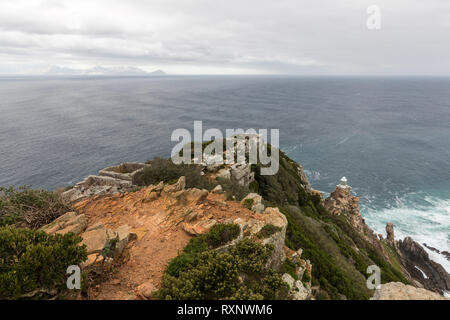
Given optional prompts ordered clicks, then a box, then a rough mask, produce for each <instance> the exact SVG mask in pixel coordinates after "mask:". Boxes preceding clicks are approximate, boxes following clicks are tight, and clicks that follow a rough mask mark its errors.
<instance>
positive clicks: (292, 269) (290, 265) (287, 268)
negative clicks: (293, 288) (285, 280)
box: [281, 259, 298, 280]
mask: <svg viewBox="0 0 450 320" xmlns="http://www.w3.org/2000/svg"><path fill="white" fill-rule="evenodd" d="M281 273H283V274H284V273H287V274H289V275H291V277H292V278H294V279H295V280H298V276H297V266H296V265H295V263H294V262H292V261H291V260H289V259H286V260H284V263H283V265H282V266H281Z"/></svg>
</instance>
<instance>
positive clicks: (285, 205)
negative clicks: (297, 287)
mask: <svg viewBox="0 0 450 320" xmlns="http://www.w3.org/2000/svg"><path fill="white" fill-rule="evenodd" d="M260 169H261V166H260V165H254V170H255V179H256V181H257V183H258V190H259V194H261V195H262V196H263V198H264V201H265V202H266V203H268V204H270V205H273V206H279V207H280V208H281V212H282V213H283V214H284V215H285V216H286V217H287V219H288V227H287V232H286V245H287V246H288V247H290V248H291V249H293V250H298V249H299V248H302V249H303V258H304V259H309V260H310V261H311V263H312V265H313V268H312V283H313V285H315V286H319V287H320V289H319V290H318V294H317V296H316V299H341V298H344V296H345V298H347V299H367V298H369V297H370V296H371V295H372V292H371V291H370V290H368V289H367V287H366V283H365V282H366V277H367V274H366V269H367V266H368V265H372V264H376V265H378V266H379V267H380V268H381V270H382V273H381V278H382V282H383V283H385V282H390V281H401V282H404V283H407V281H406V279H405V277H404V276H403V274H402V271H401V268H400V267H398V266H399V263H395V261H396V260H395V261H393V262H392V261H389V260H387V259H386V258H385V257H384V256H383V254H382V252H381V251H380V250H379V248H376V247H374V246H373V244H372V243H370V242H369V241H367V240H366V239H365V238H363V237H362V236H361V235H360V234H359V233H358V232H357V231H356V230H355V229H354V228H353V227H352V226H351V225H350V223H349V222H348V221H347V220H346V219H345V217H343V216H340V217H335V216H332V215H331V214H329V213H328V211H327V210H326V209H325V208H324V207H323V206H322V205H321V203H320V198H319V197H318V196H316V195H314V196H313V195H310V194H308V193H307V192H306V188H305V181H302V178H301V176H300V175H299V173H298V170H297V166H296V164H295V162H294V161H292V160H291V159H290V158H289V157H287V156H286V155H285V154H284V153H283V152H281V151H280V169H279V171H278V173H277V174H276V175H273V176H262V175H260ZM356 248H358V249H356ZM388 252H389V253H390V254H391V256H394V255H393V254H392V253H391V251H388ZM394 258H395V257H394ZM391 260H392V259H391ZM283 268H284V271H285V272H287V273H289V274H292V268H289V262H285V265H284V266H283Z"/></svg>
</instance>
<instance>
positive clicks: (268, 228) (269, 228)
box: [256, 224, 281, 239]
mask: <svg viewBox="0 0 450 320" xmlns="http://www.w3.org/2000/svg"><path fill="white" fill-rule="evenodd" d="M280 231H281V228H280V227H276V226H274V225H273V224H266V225H264V227H262V228H261V230H259V232H258V234H257V235H256V236H257V237H258V238H260V239H266V238H268V237H270V236H271V235H273V234H275V233H277V232H280Z"/></svg>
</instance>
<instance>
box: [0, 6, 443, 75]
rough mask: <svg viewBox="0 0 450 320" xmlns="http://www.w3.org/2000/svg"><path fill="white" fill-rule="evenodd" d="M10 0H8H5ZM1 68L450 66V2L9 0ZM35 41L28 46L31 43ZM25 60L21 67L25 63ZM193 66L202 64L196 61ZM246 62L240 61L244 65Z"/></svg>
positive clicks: (403, 69) (2, 10) (319, 70)
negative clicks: (370, 21)
mask: <svg viewBox="0 0 450 320" xmlns="http://www.w3.org/2000/svg"><path fill="white" fill-rule="evenodd" d="M3 1H5V2H3ZM3 1H2V3H1V4H0V55H1V56H2V61H3V62H0V66H1V65H2V64H3V65H5V64H11V65H8V66H4V67H3V68H1V69H8V70H11V69H14V65H13V64H15V63H17V60H18V59H17V58H16V57H17V56H18V55H20V56H21V59H22V60H23V63H24V64H26V65H33V64H34V65H36V66H39V65H40V66H42V67H43V68H44V67H46V63H45V62H42V61H48V65H47V67H48V66H49V65H51V64H54V63H57V64H58V65H60V66H70V65H73V64H76V63H79V64H83V65H86V66H94V65H97V64H114V65H120V64H123V65H130V64H131V65H135V66H143V67H145V66H155V67H161V66H169V67H170V66H172V67H173V68H172V69H173V70H176V72H179V73H184V72H185V71H184V70H183V67H182V65H188V66H189V70H190V71H191V70H195V68H196V67H198V68H199V70H200V69H201V70H202V71H201V72H202V73H203V72H204V70H206V69H207V67H208V66H213V67H214V70H215V72H216V71H217V70H218V69H220V68H221V66H223V67H224V68H229V67H231V66H232V67H233V68H234V70H236V69H237V70H239V69H242V70H243V72H246V71H245V70H256V72H261V73H284V74H433V73H435V74H448V73H449V72H450V58H449V57H448V54H447V52H448V51H449V50H450V44H449V42H448V41H446V39H447V38H448V34H449V33H450V23H449V20H450V19H449V18H450V16H449V15H450V3H449V2H448V1H446V0H429V1H426V2H425V1H421V0H396V1H395V2H394V1H390V0H378V1H377V2H378V3H377V4H378V5H379V6H380V7H381V10H382V16H381V18H382V29H381V30H379V31H369V30H367V28H366V26H365V23H366V19H367V14H366V8H367V7H368V6H369V5H371V4H373V3H372V2H371V1H370V2H369V1H365V0H362V1H361V0H348V1H335V0H316V1H304V0H302V1H299V0H284V1H269V0H259V1H254V0H247V1H245V2H244V1H236V0H230V1H226V2H222V1H221V2H219V1H207V0H183V1H182V0H179V1H175V0H152V1H141V0H140V1H138V0H130V1H118V0H96V1H88V0H78V1H64V0H60V1H57V0H47V1H30V0H27V1H23V0H15V1H9V0H3ZM27 49H28V50H27ZM18 69H20V68H18ZM194 72H195V71H194ZM238 72H239V71H238Z"/></svg>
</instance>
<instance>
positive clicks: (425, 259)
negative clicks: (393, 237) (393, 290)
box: [397, 237, 450, 293]
mask: <svg viewBox="0 0 450 320" xmlns="http://www.w3.org/2000/svg"><path fill="white" fill-rule="evenodd" d="M397 248H398V252H399V254H400V255H401V257H402V263H403V265H404V266H405V267H406V269H407V271H408V272H409V274H410V275H411V277H412V278H413V279H414V280H416V281H418V282H419V283H421V284H422V285H423V286H424V288H426V289H428V290H432V291H436V292H439V293H443V292H444V291H450V275H449V274H448V273H447V271H446V270H445V269H444V268H443V267H442V266H441V265H440V264H438V263H436V262H434V261H433V260H431V259H430V257H429V256H428V253H427V252H426V251H425V249H424V248H423V247H422V246H421V245H420V244H419V243H417V242H415V241H414V240H413V239H412V238H410V237H406V238H405V239H404V240H403V241H402V240H399V241H398V242H397Z"/></svg>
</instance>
